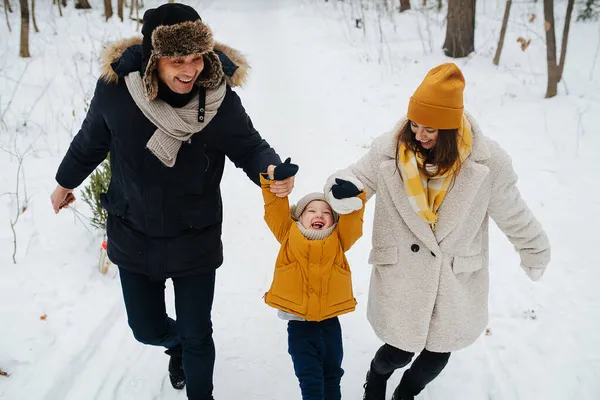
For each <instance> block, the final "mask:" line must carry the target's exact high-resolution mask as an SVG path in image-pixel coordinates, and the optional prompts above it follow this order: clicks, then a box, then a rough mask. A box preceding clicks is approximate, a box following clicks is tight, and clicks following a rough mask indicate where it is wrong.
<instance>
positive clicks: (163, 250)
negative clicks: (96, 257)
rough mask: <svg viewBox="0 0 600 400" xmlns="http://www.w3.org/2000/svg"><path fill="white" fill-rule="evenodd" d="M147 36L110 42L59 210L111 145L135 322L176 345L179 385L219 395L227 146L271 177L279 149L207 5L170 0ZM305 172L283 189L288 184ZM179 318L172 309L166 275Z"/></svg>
mask: <svg viewBox="0 0 600 400" xmlns="http://www.w3.org/2000/svg"><path fill="white" fill-rule="evenodd" d="M142 34H143V39H142V40H140V39H136V38H134V39H129V40H124V41H120V42H117V43H114V44H113V45H111V46H109V47H108V48H107V50H106V52H105V56H104V70H103V73H102V77H101V78H100V80H99V81H98V84H97V86H96V91H95V93H94V97H93V99H92V102H91V105H90V109H89V111H88V114H87V116H86V118H85V121H84V122H83V125H82V127H81V130H80V131H79V133H78V134H77V136H76V137H75V138H74V139H73V142H72V143H71V146H70V148H69V150H68V151H67V154H66V155H65V157H64V159H63V161H62V163H61V165H60V167H59V169H58V172H57V175H56V180H57V182H58V187H57V188H56V190H55V191H54V193H53V194H52V197H51V200H52V205H53V207H54V210H55V212H59V210H60V209H62V208H64V207H66V206H68V205H69V204H70V203H71V202H73V201H74V200H75V196H74V195H73V189H74V188H76V187H77V186H79V185H80V184H81V183H82V182H83V180H84V179H85V178H86V177H87V176H88V175H89V174H90V173H91V172H92V171H93V170H94V169H95V168H96V166H98V164H99V163H101V162H102V161H103V160H104V159H106V156H107V154H108V153H109V152H110V164H111V170H112V179H111V182H110V186H109V189H108V193H106V194H105V195H103V196H102V199H101V200H102V205H103V207H104V208H105V209H106V211H107V213H108V221H107V235H108V255H109V257H110V259H111V261H112V262H113V263H115V264H116V265H118V267H119V273H120V278H121V286H122V289H123V297H124V300H125V307H126V310H127V316H128V320H129V325H130V327H131V329H132V331H133V334H134V336H135V338H136V339H137V340H138V341H140V342H142V343H145V344H149V345H155V346H164V347H166V348H167V351H166V353H167V354H169V355H170V356H171V358H170V361H169V373H170V378H171V383H172V384H173V386H174V387H175V388H176V389H183V387H184V386H186V383H187V395H188V398H189V399H193V400H213V397H212V389H213V384H212V377H213V368H214V360H215V348H214V344H213V340H212V323H211V308H212V301H213V293H214V287H215V270H216V268H218V267H219V266H220V265H221V264H222V262H223V248H222V243H221V225H222V203H221V193H220V189H219V186H220V182H221V178H222V175H223V168H224V164H225V156H227V157H228V158H229V159H231V160H232V161H233V162H234V163H235V165H236V166H237V167H239V168H242V169H243V170H244V171H245V172H246V174H247V175H248V176H249V177H250V179H252V181H254V182H255V183H256V184H259V182H258V177H259V173H260V172H264V171H266V170H268V172H269V173H270V175H273V169H274V165H277V164H279V163H280V162H281V160H280V158H279V156H278V155H277V154H276V153H275V151H274V150H273V149H272V148H271V147H270V146H269V144H268V143H267V142H266V141H265V140H263V139H262V138H261V136H260V135H259V133H258V132H257V131H256V130H255V129H254V127H253V125H252V121H251V120H250V118H249V117H248V115H247V114H246V112H245V110H244V108H243V106H242V104H241V102H240V99H239V97H238V96H237V94H235V92H233V91H232V90H231V86H236V85H238V84H240V83H241V82H243V80H244V78H245V74H246V70H247V65H246V61H245V59H244V58H243V57H242V56H241V55H240V54H239V53H238V52H237V51H235V50H233V49H231V48H229V47H227V46H224V45H221V44H218V43H215V42H214V41H213V38H212V32H211V31H210V29H209V28H208V26H206V25H205V24H204V23H203V22H202V20H201V19H200V16H199V15H198V13H197V12H196V11H195V10H194V9H193V8H191V7H189V6H185V5H182V4H165V5H162V6H160V7H158V8H156V9H151V10H148V11H147V12H146V13H145V14H144V24H143V27H142ZM293 184H294V180H293V178H290V179H287V180H284V181H280V182H277V183H276V185H274V186H273V190H272V191H273V192H274V193H276V194H277V195H278V196H280V197H283V196H287V195H288V194H289V193H290V192H291V190H292V188H293ZM167 278H171V279H172V280H173V286H174V289H175V308H176V312H177V321H175V320H173V319H171V318H169V317H168V316H167V313H166V309H165V300H164V288H165V279H167Z"/></svg>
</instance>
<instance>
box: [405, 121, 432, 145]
mask: <svg viewBox="0 0 600 400" xmlns="http://www.w3.org/2000/svg"><path fill="white" fill-rule="evenodd" d="M410 129H411V130H412V132H413V133H414V134H415V139H417V141H418V142H419V143H420V144H421V147H423V148H424V149H426V150H431V149H433V148H434V147H435V143H436V142H437V137H438V130H437V129H435V128H432V127H430V126H425V125H420V124H417V123H416V122H414V121H410Z"/></svg>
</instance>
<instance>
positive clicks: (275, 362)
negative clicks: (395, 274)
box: [0, 0, 600, 400]
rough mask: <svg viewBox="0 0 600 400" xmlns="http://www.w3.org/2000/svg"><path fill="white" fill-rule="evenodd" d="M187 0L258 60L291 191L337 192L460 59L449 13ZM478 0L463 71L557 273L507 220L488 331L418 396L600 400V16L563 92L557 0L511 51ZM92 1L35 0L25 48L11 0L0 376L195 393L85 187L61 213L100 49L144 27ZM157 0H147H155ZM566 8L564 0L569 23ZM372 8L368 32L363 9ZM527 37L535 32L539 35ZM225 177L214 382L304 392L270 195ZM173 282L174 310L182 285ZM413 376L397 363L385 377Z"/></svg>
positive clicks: (49, 395)
mask: <svg viewBox="0 0 600 400" xmlns="http://www.w3.org/2000/svg"><path fill="white" fill-rule="evenodd" d="M47 3H51V2H47ZM187 3H188V4H191V5H194V6H196V7H197V9H198V10H199V12H200V14H201V16H202V17H203V19H204V20H205V21H206V22H207V23H208V24H209V25H210V26H211V27H212V28H213V30H214V32H215V36H216V38H217V39H218V40H219V41H222V42H224V43H227V44H229V45H231V46H233V47H236V48H238V49H240V50H241V51H243V52H244V53H245V54H246V55H247V56H248V58H249V60H250V62H251V64H252V67H253V68H252V71H251V80H250V82H249V84H248V86H247V87H246V88H245V89H243V90H239V91H238V92H239V93H240V95H241V97H242V100H243V102H244V105H245V107H246V109H247V111H248V112H249V114H250V115H251V116H252V118H253V121H254V123H255V126H256V127H257V128H258V129H259V130H260V132H261V133H262V134H263V136H264V137H265V138H267V139H268V140H269V142H270V143H271V144H272V145H273V146H274V147H275V148H276V149H277V150H278V152H279V154H281V155H282V157H288V156H290V157H292V159H293V161H294V162H296V163H298V164H299V165H300V172H299V175H298V177H297V180H296V189H295V191H294V193H293V194H292V196H291V197H292V200H294V199H298V198H299V197H300V196H301V195H303V194H305V193H306V192H308V191H314V190H319V189H321V187H322V184H323V182H324V180H325V178H326V177H327V176H328V175H329V174H330V173H332V172H333V171H335V170H336V169H338V168H340V167H344V166H346V165H347V164H349V163H350V162H352V161H354V160H356V159H357V158H358V157H359V156H360V155H362V154H363V153H364V152H365V151H366V150H367V149H368V147H369V144H370V142H371V140H372V138H374V137H375V136H377V135H379V134H380V133H383V132H384V131H386V130H388V129H390V128H392V127H393V126H394V124H395V122H396V121H397V120H398V119H399V118H400V117H401V116H402V115H403V113H404V111H405V110H406V106H407V102H408V99H409V97H410V95H411V94H412V92H413V91H414V89H415V88H416V87H417V85H418V84H419V83H420V82H421V80H422V78H423V77H424V76H425V74H426V72H427V71H428V70H429V69H430V68H431V67H433V66H435V65H437V64H439V63H442V62H446V61H448V60H449V59H447V58H446V57H444V55H443V53H442V52H441V50H440V48H441V45H442V43H443V40H444V33H445V25H443V21H444V18H445V15H444V13H441V14H439V13H437V12H436V11H434V10H430V11H427V12H422V11H410V12H407V13H403V14H401V15H400V14H396V15H395V17H394V18H393V20H392V19H390V18H383V19H381V20H380V21H378V20H377V19H376V18H375V17H374V14H373V13H372V12H371V11H370V10H363V11H360V10H359V9H357V8H356V7H354V8H353V7H351V6H350V5H349V4H350V3H358V1H355V2H351V1H346V3H345V4H344V3H340V2H337V1H334V0H331V1H329V2H323V1H321V0H311V1H309V0H305V1H301V0H297V1H292V0H252V1H250V0H218V1H216V0H214V1H200V0H197V1H190V2H187ZM413 3H420V1H415V0H413ZM479 3H480V4H479V5H478V15H477V32H476V34H477V39H476V52H475V53H474V54H473V55H472V56H471V57H469V58H466V59H459V60H454V62H456V63H457V64H458V65H459V66H460V67H461V69H462V70H463V72H464V74H465V76H466V79H467V89H466V93H465V101H466V106H467V109H468V110H470V112H471V113H472V114H473V115H474V116H475V117H476V118H477V119H478V121H479V123H480V125H481V126H482V128H483V130H484V132H485V133H486V134H487V135H488V136H490V137H492V138H493V139H495V140H496V141H498V142H499V143H500V144H501V145H502V146H503V147H504V148H505V149H506V150H507V151H508V152H509V153H510V154H511V155H512V157H513V162H514V166H515V169H516V170H517V173H518V174H519V177H520V188H521V191H522V193H523V196H524V197H525V199H526V200H527V201H528V203H529V205H530V207H531V208H532V209H533V210H534V212H535V214H536V216H537V217H538V218H539V219H540V220H541V221H542V223H543V225H544V227H545V229H546V231H547V233H548V235H549V237H550V239H551V242H552V245H553V259H552V262H551V264H550V266H549V268H548V270H547V273H546V275H545V276H544V278H543V279H542V280H541V281H539V282H536V283H532V282H530V281H529V280H528V278H527V277H526V275H525V274H524V273H523V272H522V271H521V270H520V268H519V267H518V265H519V260H518V257H517V255H516V254H515V253H514V251H513V250H512V248H511V246H510V244H509V243H508V241H507V240H506V239H505V238H504V236H503V235H502V234H501V233H500V232H499V231H498V230H497V229H496V228H495V227H494V228H493V229H492V233H491V271H492V272H491V274H492V276H491V299H490V313H491V316H490V322H489V335H482V337H481V338H480V339H479V340H478V341H477V342H476V343H475V344H474V345H473V346H471V347H469V348H467V349H465V350H462V351H459V352H456V353H455V354H454V355H453V356H452V358H451V360H450V363H449V365H448V367H447V368H446V370H445V371H444V372H443V373H442V375H441V376H440V377H439V378H438V379H437V380H436V381H435V382H434V383H433V384H432V385H430V387H428V388H427V390H426V392H425V393H424V394H423V395H422V396H421V397H420V398H421V399H431V400H440V399H469V400H484V399H493V400H516V399H523V400H532V399H533V400H536V399H544V400H564V399H573V400H595V399H598V398H600V299H599V296H598V295H597V288H598V287H599V286H598V282H599V281H600V270H599V269H598V265H599V263H598V261H597V260H596V259H595V257H594V250H595V249H596V246H598V242H599V240H600V235H599V234H598V233H597V232H598V231H597V225H598V224H599V223H600V207H599V206H600V200H599V199H600V189H599V186H598V184H597V180H598V177H597V176H598V175H599V173H600V157H599V155H600V128H599V126H600V96H599V95H598V93H600V60H597V59H596V60H595V59H594V58H595V57H596V58H597V57H598V54H597V49H598V46H600V29H599V27H600V24H599V23H598V22H593V23H573V24H572V26H571V35H570V39H569V48H568V52H567V63H566V68H565V71H564V81H565V84H563V83H561V84H560V93H559V96H557V97H555V98H553V99H549V100H547V99H544V98H543V96H544V93H545V88H546V64H545V60H546V57H545V41H544V27H543V22H542V21H541V19H542V18H541V16H542V15H543V10H542V2H537V4H534V3H533V2H527V3H524V2H520V3H519V4H513V10H512V15H511V22H510V24H509V31H508V33H507V38H506V44H505V48H504V53H503V55H502V59H501V61H500V66H498V67H496V66H494V65H492V57H493V54H494V51H495V47H496V41H497V36H498V31H499V29H500V24H501V18H502V12H503V6H504V2H503V1H500V0H485V1H482V2H479ZM92 4H93V5H94V6H95V9H93V10H87V11H80V10H74V9H73V8H72V7H69V8H67V9H66V10H63V12H64V16H63V17H62V18H60V17H59V16H58V12H57V10H56V8H50V5H49V4H45V3H41V4H38V5H37V10H36V13H37V20H38V24H39V27H40V30H41V32H40V33H37V34H35V33H33V32H32V33H31V45H30V46H31V49H30V50H31V54H32V58H30V59H20V58H18V42H19V40H18V31H19V15H18V10H16V12H15V13H14V14H12V15H10V21H11V24H12V27H13V32H12V33H9V32H8V30H7V28H6V25H5V24H4V23H3V22H2V23H0V38H1V40H0V116H1V117H2V120H1V121H0V124H1V125H0V148H2V149H3V151H0V368H1V369H2V370H5V371H7V372H9V373H10V376H9V377H2V376H0V398H1V399H9V400H37V399H46V400H63V399H65V400H67V399H68V400H82V399H85V400H87V399H98V400H104V399H106V400H113V399H115V400H116V399H127V400H132V399H135V400H138V399H139V400H146V399H165V400H169V399H184V398H185V395H184V393H177V392H175V391H174V390H173V389H172V388H171V387H170V384H169V382H168V378H167V376H166V363H167V357H166V356H165V355H164V354H163V353H162V351H161V349H158V348H152V347H148V346H142V345H141V344H139V343H137V342H136V341H135V340H134V338H133V336H132V335H131V333H130V331H129V328H128V326H127V321H126V315H125V312H124V307H123V304H122V298H121V293H120V286H119V282H118V277H116V276H115V271H114V267H113V269H112V270H111V271H110V272H109V274H107V275H102V274H100V273H99V272H98V256H99V245H100V241H101V234H100V233H99V232H96V231H93V230H92V228H90V227H89V226H87V224H85V216H89V209H88V208H87V206H86V205H85V203H84V202H83V201H81V200H78V201H77V202H76V203H75V208H76V209H77V210H78V212H80V213H82V214H83V216H81V215H79V214H77V213H75V212H73V211H70V210H66V211H65V212H61V213H60V214H59V215H58V216H57V215H54V213H53V211H52V209H51V207H50V202H49V196H50V193H51V191H52V190H53V188H54V186H55V184H56V183H55V181H54V174H55V171H56V168H57V166H58V164H59V162H60V160H61V158H62V155H63V154H64V151H65V150H66V149H67V147H68V145H69V142H70V140H71V138H72V136H73V135H74V134H76V133H77V130H78V127H79V125H80V123H81V120H82V119H83V117H84V116H85V110H86V106H87V104H88V103H89V100H90V96H91V94H92V91H93V87H94V83H95V80H96V79H97V77H98V71H99V65H98V57H99V54H100V52H101V50H102V46H103V45H105V44H106V43H108V42H110V41H112V40H115V39H118V38H121V37H126V36H130V35H134V34H135V33H136V32H135V23H133V22H130V21H127V22H126V23H121V22H120V21H118V19H117V18H116V16H115V17H113V19H112V20H111V21H109V22H108V23H105V22H104V19H103V17H102V15H101V14H102V4H101V3H100V2H98V1H95V2H93V3H92ZM156 4H158V3H157V2H156V0H146V7H152V6H155V5H156ZM414 5H415V6H416V5H417V4H414ZM13 7H16V8H18V5H17V4H16V3H15V2H14V1H13ZM565 7H566V2H564V1H561V2H557V4H556V12H557V26H558V27H559V28H561V29H558V31H559V32H557V34H558V35H559V37H560V31H562V18H563V16H564V9H565ZM126 12H128V11H126ZM363 13H364V16H363V15H361V14H363ZM533 13H535V14H537V18H536V20H535V21H534V22H533V23H530V22H528V20H529V19H530V17H531V14H533ZM358 17H361V18H363V20H364V21H365V27H366V32H363V31H362V30H360V29H356V28H354V27H353V25H354V18H358ZM379 24H381V32H384V36H383V38H381V37H380V36H379V34H378V32H379ZM519 36H523V37H524V38H526V39H528V38H531V39H532V42H531V45H530V46H529V47H528V48H527V50H526V51H525V52H523V51H521V49H520V47H519V45H518V44H517V43H516V39H517V37H519ZM9 153H13V155H11V154H9ZM15 155H25V158H24V161H23V163H22V172H23V173H22V175H21V181H20V185H19V192H20V200H21V201H23V199H24V198H25V197H26V198H28V199H29V200H28V202H27V209H26V211H25V212H24V213H23V214H22V215H21V217H20V220H19V221H18V223H17V225H16V227H15V229H16V233H17V244H18V247H17V254H16V259H17V262H18V263H17V264H16V265H13V261H12V253H13V234H12V231H11V227H10V220H11V218H14V215H15V213H16V207H17V205H16V201H15V197H14V196H13V195H11V194H5V193H10V192H15V190H16V187H17V181H16V179H17V169H18V166H19V162H18V157H16V156H15ZM23 177H24V179H23ZM222 188H223V198H224V203H225V222H224V238H223V241H224V246H225V252H226V253H225V264H224V265H223V267H221V268H220V269H219V271H218V274H217V277H218V281H217V291H216V299H215V305H214V311H213V316H214V317H213V320H214V325H215V326H214V328H215V341H216V346H217V364H216V370H215V398H216V399H217V400H229V399H256V400H267V399H273V400H282V399H286V400H287V399H290V400H293V399H300V394H299V389H298V388H297V382H296V378H295V377H294V374H293V370H292V366H291V361H290V359H289V356H288V354H287V344H286V330H285V323H284V322H283V321H280V320H278V319H277V317H276V312H275V311H274V310H273V309H270V308H269V307H267V306H266V305H265V304H264V303H263V300H262V295H263V293H264V292H265V290H267V289H268V286H269V284H270V280H271V278H272V268H273V263H274V259H275V255H276V253H277V250H278V247H277V244H276V242H275V240H274V239H273V238H272V236H271V234H270V233H269V231H268V229H267V228H266V225H265V224H264V222H263V220H262V199H261V196H260V192H259V191H258V190H257V188H256V187H253V185H252V184H251V183H250V182H249V181H248V179H247V178H246V176H245V175H244V174H243V173H242V172H241V171H237V170H235V168H233V166H232V165H231V164H229V165H228V168H227V169H226V172H225V176H224V179H223V185H222ZM79 198H80V196H79ZM371 224H372V205H370V206H368V208H367V215H366V221H365V236H364V238H363V239H362V240H361V241H359V242H358V243H357V245H356V246H355V248H353V249H352V250H351V252H350V253H349V260H350V263H351V266H352V268H353V274H354V275H353V276H354V285H355V294H356V296H357V300H358V302H359V306H358V308H357V311H356V312H354V313H352V314H349V315H346V316H343V317H341V321H342V325H343V332H344V341H345V359H344V369H345V370H346V375H345V376H344V378H343V381H342V389H343V396H344V399H347V400H359V399H361V398H362V383H363V381H364V374H365V372H366V369H367V368H368V365H369V361H370V359H371V357H372V356H373V354H374V352H375V350H376V349H377V348H378V346H379V345H380V342H379V341H378V339H377V338H376V337H375V335H374V334H373V333H372V330H371V328H370V326H369V324H368V323H367V321H366V317H365V309H366V307H365V306H366V299H367V290H368V280H369V274H370V267H369V265H368V264H367V255H368V252H369V250H370V232H371ZM167 299H168V304H169V309H171V310H172V309H173V301H172V291H171V287H170V286H168V291H167ZM42 316H45V319H41V317H42ZM399 378H400V373H396V374H395V375H394V376H393V377H392V379H391V380H390V389H391V388H392V386H393V385H395V384H396V383H397V382H398V380H399Z"/></svg>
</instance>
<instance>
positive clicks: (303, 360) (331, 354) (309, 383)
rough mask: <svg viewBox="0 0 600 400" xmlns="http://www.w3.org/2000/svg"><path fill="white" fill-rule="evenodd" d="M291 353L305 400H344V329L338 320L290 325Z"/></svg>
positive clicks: (293, 322) (335, 318) (290, 322)
mask: <svg viewBox="0 0 600 400" xmlns="http://www.w3.org/2000/svg"><path fill="white" fill-rule="evenodd" d="M288 352H289V353H290V355H291V356H292V361H293V363H294V371H295V372H296V376H297V377H298V381H299V382H300V390H301V391H302V400H340V399H341V398H342V394H341V390H340V381H341V379H342V375H343V374H344V370H343V369H342V358H343V356H344V352H343V348H342V329H341V327H340V321H339V319H338V318H337V317H334V318H331V319H327V320H325V321H320V322H309V321H289V322H288Z"/></svg>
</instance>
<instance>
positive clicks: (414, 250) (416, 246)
mask: <svg viewBox="0 0 600 400" xmlns="http://www.w3.org/2000/svg"><path fill="white" fill-rule="evenodd" d="M410 249H411V250H412V252H413V253H416V252H418V251H419V250H420V247H419V245H418V244H413V245H412V246H410Z"/></svg>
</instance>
